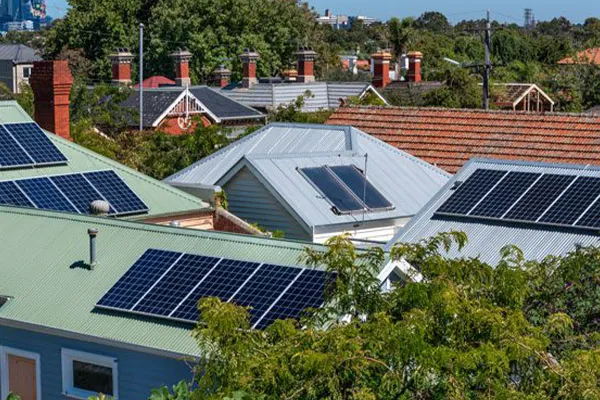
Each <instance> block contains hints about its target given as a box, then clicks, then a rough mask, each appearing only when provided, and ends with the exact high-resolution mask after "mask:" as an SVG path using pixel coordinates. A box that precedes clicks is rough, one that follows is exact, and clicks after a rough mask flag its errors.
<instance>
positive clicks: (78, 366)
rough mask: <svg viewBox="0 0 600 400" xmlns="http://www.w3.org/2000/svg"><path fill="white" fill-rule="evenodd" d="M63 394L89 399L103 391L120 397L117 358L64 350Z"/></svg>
mask: <svg viewBox="0 0 600 400" xmlns="http://www.w3.org/2000/svg"><path fill="white" fill-rule="evenodd" d="M62 375H63V376H62V379H63V394H64V395H66V396H68V397H72V398H77V399H87V398H89V397H90V396H95V395H97V394H98V393H102V394H104V395H106V396H110V397H111V398H113V399H116V398H117V397H118V385H117V382H118V381H117V360H116V359H115V358H112V357H106V356H99V355H97V354H91V353H84V352H81V351H75V350H68V349H63V350H62Z"/></svg>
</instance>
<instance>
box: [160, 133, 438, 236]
mask: <svg viewBox="0 0 600 400" xmlns="http://www.w3.org/2000/svg"><path fill="white" fill-rule="evenodd" d="M448 178H449V174H447V173H445V172H443V171H441V170H440V169H438V168H436V167H434V166H432V165H430V164H427V163H426V162H424V161H421V160H419V159H417V158H414V157H412V156H410V155H408V154H407V153H405V152H403V151H399V150H397V149H395V148H394V147H392V146H389V145H386V144H385V143H383V142H381V141H380V140H377V139H375V138H373V137H371V136H369V135H367V134H365V133H363V132H361V131H359V130H357V129H355V128H352V127H349V126H344V127H333V126H325V125H302V124H270V125H267V126H266V127H264V128H262V129H260V130H259V131H257V132H255V133H253V134H251V135H249V136H246V137H244V138H243V139H241V140H238V141H237V142H234V143H233V144H231V145H229V146H227V147H226V148H224V149H222V150H220V151H218V152H217V153H215V154H213V155H211V156H209V157H206V158H204V159H202V160H200V161H198V162H197V163H195V164H193V165H191V166H190V167H188V168H185V169H184V170H182V171H180V172H178V173H176V174H174V175H172V176H170V177H169V178H167V179H166V180H165V182H167V183H169V184H170V185H172V186H174V187H176V188H179V189H181V190H185V191H188V192H190V193H194V192H195V191H196V190H198V189H199V188H204V187H207V186H209V187H210V186H213V185H216V186H219V187H221V188H223V190H224V191H225V193H226V195H227V199H228V203H229V210H230V211H231V212H233V213H234V214H235V215H237V216H239V217H240V218H243V219H245V220H246V221H248V222H250V223H256V224H258V225H259V226H261V227H263V228H265V229H268V230H269V231H278V230H279V231H283V233H284V235H285V237H286V238H291V239H298V240H307V241H315V242H324V241H326V240H327V239H328V238H330V237H331V236H334V235H339V234H341V233H349V234H350V235H351V236H352V237H353V238H355V239H357V240H366V241H376V242H383V241H387V240H389V239H390V238H391V237H392V236H393V235H394V233H395V232H396V231H397V230H398V229H399V227H401V226H403V225H404V224H406V222H407V221H408V220H409V219H410V218H411V217H412V216H413V215H414V214H415V213H416V212H417V211H418V210H419V209H420V208H421V207H422V206H423V205H425V204H426V203H427V202H428V201H429V199H430V198H431V197H432V196H433V194H434V193H436V192H437V190H438V189H439V188H440V187H441V186H442V185H444V184H445V182H446V181H447V180H448Z"/></svg>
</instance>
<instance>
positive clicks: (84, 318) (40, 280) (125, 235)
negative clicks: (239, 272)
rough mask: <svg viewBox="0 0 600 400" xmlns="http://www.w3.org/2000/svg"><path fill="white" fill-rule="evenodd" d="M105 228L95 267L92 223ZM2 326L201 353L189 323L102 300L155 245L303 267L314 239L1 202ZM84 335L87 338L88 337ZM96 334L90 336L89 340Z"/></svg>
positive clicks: (0, 265) (158, 348) (165, 349)
mask: <svg viewBox="0 0 600 400" xmlns="http://www.w3.org/2000/svg"><path fill="white" fill-rule="evenodd" d="M88 228H97V229H98V230H99V234H98V239H97V245H98V250H97V256H98V262H99V265H98V266H97V267H96V268H95V269H94V270H87V269H84V268H80V267H76V265H77V263H78V262H81V261H83V262H87V261H88V257H89V242H88V240H89V239H88V235H87V229H88ZM0 244H1V245H0V249H1V250H2V251H1V252H0V276H1V277H2V278H1V279H0V295H4V296H13V297H14V299H12V300H10V301H9V302H7V303H6V304H5V305H4V306H2V307H1V308H0V324H9V325H11V324H17V325H20V324H23V323H25V324H27V325H28V326H34V325H35V326H38V327H39V329H41V330H48V329H50V330H51V332H54V330H60V331H64V332H67V333H69V334H72V333H75V334H76V335H77V336H79V335H85V336H91V337H93V338H96V339H102V340H110V341H113V342H121V343H124V344H128V345H136V346H142V347H145V348H149V349H153V350H160V351H165V352H170V353H175V354H189V355H197V353H198V348H197V346H196V343H195V342H194V340H193V339H192V338H191V336H190V330H189V327H185V326H182V325H178V324H169V323H168V322H164V321H161V320H158V319H152V318H141V317H135V316H127V315H124V314H110V313H103V312H98V311H96V310H95V309H94V306H95V304H96V302H97V301H98V300H99V299H100V298H101V297H102V295H104V293H106V292H107V291H108V290H109V289H110V288H111V287H112V286H113V285H114V284H115V283H116V282H117V280H118V279H119V278H120V277H121V276H122V275H123V274H124V273H125V272H126V271H127V270H128V269H129V267H131V266H132V265H133V263H134V262H135V261H136V260H137V259H138V258H139V257H140V256H141V255H142V254H143V253H144V252H145V251H146V250H147V249H149V248H158V249H166V250H174V251H181V252H187V253H192V254H203V255H208V256H217V257H228V258H232V259H240V260H249V261H257V262H268V263H276V264H282V265H297V264H298V259H299V256H300V255H301V254H302V252H303V251H304V248H305V247H306V246H313V247H314V248H322V247H319V246H317V245H313V244H305V243H300V242H292V241H283V240H275V239H266V238H261V237H256V236H247V235H235V234H229V233H219V232H209V231H197V230H189V229H181V228H172V227H166V226H158V225H149V224H143V223H139V222H133V221H124V220H116V219H112V218H101V217H92V216H84V215H77V214H67V213H59V212H52V211H42V210H34V209H23V208H15V207H6V206H0ZM84 339H85V338H84ZM88 339H91V338H88Z"/></svg>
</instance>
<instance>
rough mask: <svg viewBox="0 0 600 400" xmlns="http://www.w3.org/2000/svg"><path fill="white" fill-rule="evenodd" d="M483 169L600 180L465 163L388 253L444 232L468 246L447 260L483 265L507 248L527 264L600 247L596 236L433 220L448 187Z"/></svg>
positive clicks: (543, 167)
mask: <svg viewBox="0 0 600 400" xmlns="http://www.w3.org/2000/svg"><path fill="white" fill-rule="evenodd" d="M480 168H485V169H498V170H511V171H524V172H538V173H542V172H543V173H552V174H569V175H581V176H594V177H600V168H599V167H590V166H579V165H570V164H549V163H531V162H514V161H499V160H485V159H473V160H471V161H469V162H468V163H467V164H465V166H464V167H463V168H462V169H461V170H460V171H459V172H458V173H457V174H456V175H455V176H454V177H453V178H452V179H451V180H450V181H449V182H448V183H447V184H446V186H444V188H443V189H441V190H440V192H439V193H438V194H437V195H436V196H435V197H434V198H433V199H432V200H431V201H430V202H429V203H428V204H427V205H426V206H425V207H423V209H422V210H421V211H420V212H419V213H418V214H417V215H415V216H414V217H413V219H412V220H411V221H410V222H409V223H408V224H407V225H406V226H405V227H404V228H402V229H401V230H400V231H399V232H398V234H397V235H396V237H394V239H392V241H391V242H390V243H389V244H388V245H387V249H388V250H389V248H390V247H391V246H392V245H393V244H394V243H397V242H405V243H416V242H418V241H420V240H421V239H426V238H429V237H432V236H435V235H437V234H438V233H440V232H449V231H452V230H454V231H462V232H465V233H466V234H467V237H468V239H469V243H468V244H467V245H466V246H465V248H464V249H463V250H462V252H461V253H458V252H457V250H456V249H453V250H451V252H450V253H449V255H450V256H459V255H460V256H464V257H480V259H481V260H482V261H484V262H487V263H490V264H492V265H494V264H495V263H497V262H498V261H499V260H500V259H501V257H500V250H501V249H502V247H504V246H506V245H516V246H517V247H519V248H520V249H521V250H523V252H524V255H525V258H526V259H535V260H541V259H543V258H544V257H546V256H548V255H564V254H566V253H568V252H570V251H572V250H574V248H575V245H576V244H581V245H584V246H585V245H598V244H600V242H599V239H600V235H599V234H598V233H596V232H594V231H586V230H577V229H570V228H559V227H552V226H548V225H536V224H526V223H511V222H502V223H500V222H496V221H485V220H473V219H462V220H461V219H460V218H452V219H443V218H439V217H437V218H436V217H434V212H435V211H436V210H437V209H438V208H439V207H440V206H441V205H442V204H443V203H444V202H445V201H446V199H447V198H448V197H450V196H451V194H452V192H451V190H450V188H451V187H452V186H453V185H454V182H456V181H465V180H466V179H467V178H468V177H469V176H470V175H471V174H472V173H473V172H474V171H475V170H477V169H480Z"/></svg>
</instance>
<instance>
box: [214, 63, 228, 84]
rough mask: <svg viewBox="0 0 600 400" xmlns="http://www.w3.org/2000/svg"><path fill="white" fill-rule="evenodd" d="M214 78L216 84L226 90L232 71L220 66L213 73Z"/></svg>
mask: <svg viewBox="0 0 600 400" xmlns="http://www.w3.org/2000/svg"><path fill="white" fill-rule="evenodd" d="M213 76H214V79H215V83H216V84H217V85H218V86H219V87H220V88H224V87H225V86H228V85H229V80H230V78H231V71H230V70H228V69H227V68H226V67H225V66H224V65H220V66H219V67H218V68H217V69H215V70H214V71H213Z"/></svg>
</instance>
